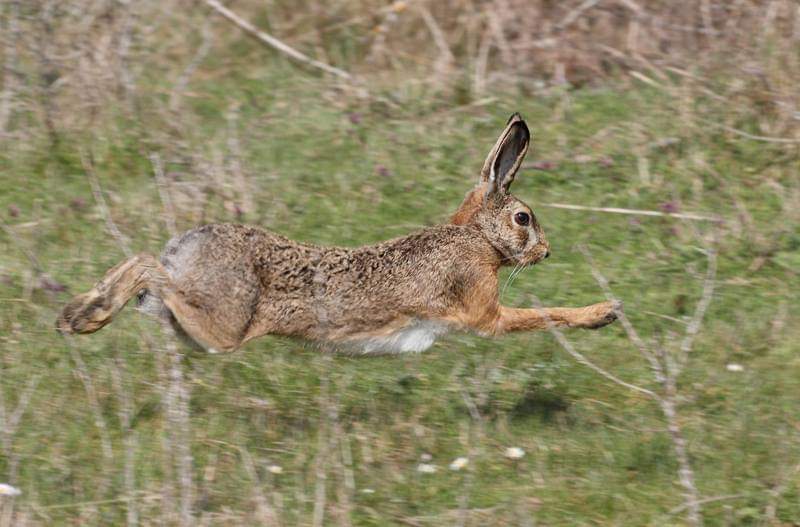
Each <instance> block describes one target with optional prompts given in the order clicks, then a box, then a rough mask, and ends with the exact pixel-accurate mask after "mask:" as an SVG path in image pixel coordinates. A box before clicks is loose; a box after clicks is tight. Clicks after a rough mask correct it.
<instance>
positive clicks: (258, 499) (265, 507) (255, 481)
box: [238, 447, 278, 526]
mask: <svg viewBox="0 0 800 527" xmlns="http://www.w3.org/2000/svg"><path fill="white" fill-rule="evenodd" d="M238 450H239V454H240V455H241V456H242V464H243V465H244V469H245V471H246V472H247V476H248V477H249V478H250V481H251V482H252V486H251V487H252V491H253V500H254V501H255V504H256V514H257V515H258V518H259V520H260V521H261V524H262V525H270V526H273V525H278V516H277V514H275V511H274V510H273V509H272V507H270V505H269V502H268V501H267V498H266V497H265V496H264V492H263V490H262V489H261V478H259V477H258V471H257V470H256V466H255V463H253V456H251V455H250V452H249V451H248V450H247V449H246V448H245V447H238Z"/></svg>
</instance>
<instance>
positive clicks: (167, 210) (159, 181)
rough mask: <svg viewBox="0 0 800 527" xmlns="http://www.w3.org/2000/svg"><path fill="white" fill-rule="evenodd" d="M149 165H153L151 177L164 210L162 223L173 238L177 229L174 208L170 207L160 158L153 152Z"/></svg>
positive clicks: (170, 200) (170, 201)
mask: <svg viewBox="0 0 800 527" xmlns="http://www.w3.org/2000/svg"><path fill="white" fill-rule="evenodd" d="M149 157H150V164H151V165H153V175H154V176H155V178H156V188H158V196H159V197H160V198H161V205H162V207H163V208H164V223H166V225H167V232H169V235H170V236H175V235H176V234H177V233H178V229H177V227H176V225H175V208H174V207H173V205H172V199H171V198H170V195H169V188H167V178H166V177H164V165H163V163H162V162H161V156H159V155H158V154H157V153H155V152H151V153H150V155H149Z"/></svg>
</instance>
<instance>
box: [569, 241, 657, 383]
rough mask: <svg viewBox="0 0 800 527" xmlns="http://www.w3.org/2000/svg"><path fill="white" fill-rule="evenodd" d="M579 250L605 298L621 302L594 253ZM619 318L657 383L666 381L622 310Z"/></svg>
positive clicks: (580, 246)
mask: <svg viewBox="0 0 800 527" xmlns="http://www.w3.org/2000/svg"><path fill="white" fill-rule="evenodd" d="M578 250H579V251H580V252H581V254H583V257H584V258H586V262H587V263H588V264H589V270H590V271H591V273H592V276H593V277H594V279H595V281H596V282H597V284H598V285H599V286H600V288H601V289H602V290H603V293H604V294H605V297H606V299H607V300H609V301H610V302H620V300H619V299H618V298H617V297H616V296H614V293H613V292H612V291H611V287H610V286H609V284H608V280H607V279H606V277H605V276H603V274H602V273H601V272H600V269H599V268H598V267H597V264H596V263H595V261H594V258H593V257H592V253H591V252H590V251H589V249H588V247H586V246H585V245H579V246H578ZM617 318H618V319H619V321H620V323H621V324H622V327H623V329H624V330H625V333H626V334H627V335H628V339H629V340H630V341H631V342H632V343H633V345H634V346H636V348H637V349H638V350H639V353H640V354H641V355H642V357H644V358H645V360H646V361H647V362H648V363H649V364H650V369H651V370H652V371H653V375H654V376H655V378H656V381H658V382H659V384H660V383H662V382H663V381H664V378H663V377H664V372H663V368H662V366H661V364H660V363H659V362H658V359H657V358H656V356H655V355H654V354H653V352H652V351H651V350H650V348H649V347H648V346H647V344H646V343H645V342H644V340H643V339H642V338H641V337H640V336H639V332H637V331H636V328H635V327H634V326H633V324H631V321H630V319H629V318H628V316H627V315H626V314H625V311H624V310H620V311H619V312H618V313H617Z"/></svg>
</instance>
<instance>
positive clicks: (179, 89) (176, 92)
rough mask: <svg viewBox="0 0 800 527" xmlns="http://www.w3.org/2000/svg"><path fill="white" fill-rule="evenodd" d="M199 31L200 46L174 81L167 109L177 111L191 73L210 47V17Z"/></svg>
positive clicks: (192, 73)
mask: <svg viewBox="0 0 800 527" xmlns="http://www.w3.org/2000/svg"><path fill="white" fill-rule="evenodd" d="M200 33H201V34H202V35H203V40H202V41H201V42H200V46H198V48H197V51H196V52H195V54H194V56H193V57H192V59H191V60H190V61H189V63H188V64H187V65H186V67H185V68H184V69H183V72H182V73H181V75H180V76H179V77H178V80H176V81H175V84H174V85H173V87H172V91H171V92H170V94H169V109H170V110H171V111H173V112H175V111H177V110H178V108H179V107H180V103H181V99H182V98H183V93H184V92H185V91H186V86H187V85H188V84H189V80H190V79H191V78H192V75H194V72H195V71H196V70H197V68H198V67H199V66H200V64H201V63H202V62H203V59H205V57H206V55H207V54H208V52H209V50H210V49H211V44H212V41H213V39H212V38H211V20H210V19H208V18H207V19H206V20H205V22H204V23H203V29H202V30H201V32H200Z"/></svg>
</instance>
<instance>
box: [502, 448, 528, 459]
mask: <svg viewBox="0 0 800 527" xmlns="http://www.w3.org/2000/svg"><path fill="white" fill-rule="evenodd" d="M524 455H525V451H524V450H522V449H521V448H520V447H518V446H510V447H508V448H506V457H507V458H508V459H520V458H522V457H523V456H524Z"/></svg>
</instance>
